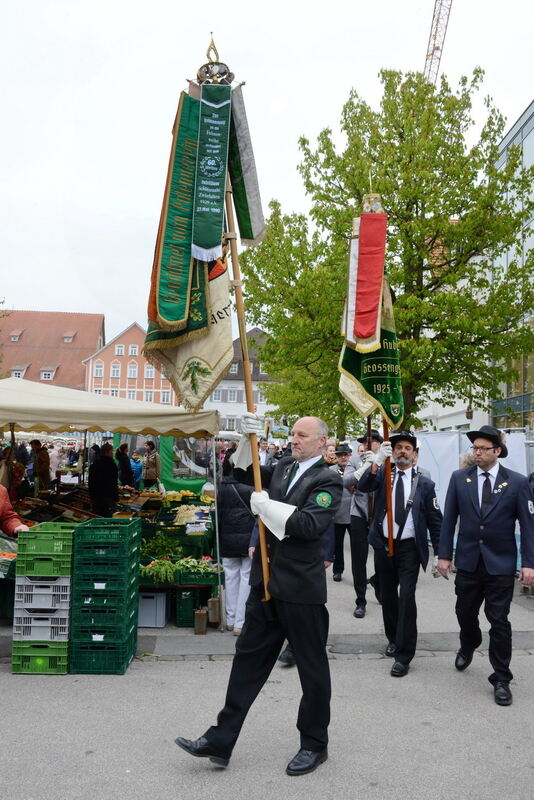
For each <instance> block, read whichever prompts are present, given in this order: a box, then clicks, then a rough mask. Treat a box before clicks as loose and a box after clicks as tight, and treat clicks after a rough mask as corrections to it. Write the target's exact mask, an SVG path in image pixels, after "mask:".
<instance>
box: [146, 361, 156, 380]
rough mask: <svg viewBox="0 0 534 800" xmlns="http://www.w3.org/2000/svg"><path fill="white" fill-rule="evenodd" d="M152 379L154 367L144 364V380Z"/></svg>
mask: <svg viewBox="0 0 534 800" xmlns="http://www.w3.org/2000/svg"><path fill="white" fill-rule="evenodd" d="M153 377H154V367H153V366H152V364H145V378H153Z"/></svg>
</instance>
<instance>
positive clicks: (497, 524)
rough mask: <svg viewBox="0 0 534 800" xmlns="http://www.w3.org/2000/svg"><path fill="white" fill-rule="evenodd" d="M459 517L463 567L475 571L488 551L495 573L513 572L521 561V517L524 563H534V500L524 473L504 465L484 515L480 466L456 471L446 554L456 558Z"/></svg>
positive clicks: (444, 534)
mask: <svg viewBox="0 0 534 800" xmlns="http://www.w3.org/2000/svg"><path fill="white" fill-rule="evenodd" d="M458 517H460V528H459V531H458V540H457V542H456V555H455V563H456V566H457V567H458V569H463V570H466V572H474V571H475V570H476V568H477V564H478V561H479V559H480V556H482V559H483V561H484V564H485V567H486V569H487V571H488V572H489V573H490V575H513V574H514V572H515V570H516V565H517V545H516V539H515V525H516V520H519V524H520V529H521V565H522V566H523V567H534V501H533V498H532V494H531V492H530V487H529V484H528V480H527V478H525V476H524V475H521V474H520V473H519V472H513V471H512V470H511V469H506V468H505V467H503V466H502V465H501V466H500V467H499V472H498V473H497V478H496V480H495V484H494V487H493V493H492V502H491V505H490V506H489V508H488V510H487V511H486V513H485V514H484V516H482V515H481V513H480V504H479V500H478V477H477V467H476V466H473V467H467V468H466V469H459V470H456V472H453V473H452V475H451V479H450V482H449V488H448V489H447V498H446V500H445V511H444V516H443V527H442V529H441V541H440V546H439V556H440V558H447V559H452V555H453V543H454V531H455V528H456V521H457V519H458Z"/></svg>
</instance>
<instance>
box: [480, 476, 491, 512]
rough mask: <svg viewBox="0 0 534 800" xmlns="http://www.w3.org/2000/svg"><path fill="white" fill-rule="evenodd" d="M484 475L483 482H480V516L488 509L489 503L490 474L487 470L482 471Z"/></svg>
mask: <svg viewBox="0 0 534 800" xmlns="http://www.w3.org/2000/svg"><path fill="white" fill-rule="evenodd" d="M482 474H483V475H484V483H483V484H482V502H481V504H480V513H481V515H482V516H484V514H485V513H486V511H487V510H488V507H489V506H490V505H491V481H490V474H489V472H483V473H482Z"/></svg>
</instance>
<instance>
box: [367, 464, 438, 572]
mask: <svg viewBox="0 0 534 800" xmlns="http://www.w3.org/2000/svg"><path fill="white" fill-rule="evenodd" d="M408 472H409V474H410V476H411V470H408ZM384 478H385V472H384V467H380V469H379V470H378V472H377V473H376V474H373V473H372V472H371V468H369V469H368V470H366V471H365V472H364V473H363V475H362V477H361V478H360V480H359V481H358V489H359V491H360V492H375V491H376V492H377V493H376V495H375V510H374V516H373V522H372V524H371V529H370V531H369V543H370V544H371V545H372V546H373V547H374V548H375V550H377V549H380V548H382V549H385V548H386V547H387V539H386V538H385V537H384V531H385V532H386V533H387V522H384V518H385V516H386V490H385V485H384ZM411 510H412V517H413V522H414V527H415V543H416V545H417V552H418V554H419V561H420V562H421V566H422V567H423V569H426V565H427V564H428V538H427V535H426V534H427V530H428V532H429V533H430V539H431V540H432V547H433V548H434V553H436V554H437V552H438V546H439V536H440V528H441V522H442V520H443V516H442V513H441V511H440V509H439V506H438V501H437V498H436V491H435V486H434V481H432V480H430V478H425V476H424V475H419V481H418V483H417V488H416V490H415V495H414V498H413V506H412V509H411Z"/></svg>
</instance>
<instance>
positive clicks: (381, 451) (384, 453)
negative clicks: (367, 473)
mask: <svg viewBox="0 0 534 800" xmlns="http://www.w3.org/2000/svg"><path fill="white" fill-rule="evenodd" d="M392 455H393V448H392V447H391V442H382V444H381V445H380V447H379V448H378V450H377V451H376V453H375V457H374V463H375V464H377V465H378V466H379V467H380V466H382V464H383V463H384V462H385V461H386V459H387V458H391V456H392Z"/></svg>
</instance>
